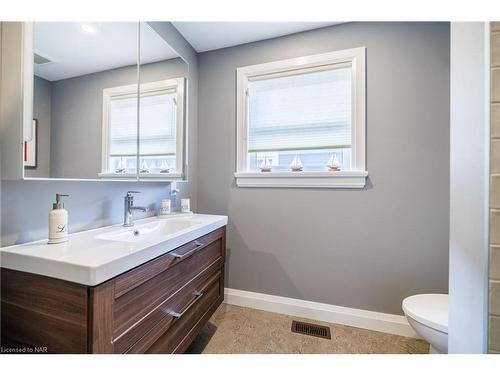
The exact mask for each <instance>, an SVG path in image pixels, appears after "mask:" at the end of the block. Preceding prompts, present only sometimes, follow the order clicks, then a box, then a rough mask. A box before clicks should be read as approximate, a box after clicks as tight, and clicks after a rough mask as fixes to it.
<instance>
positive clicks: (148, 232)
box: [95, 218, 202, 242]
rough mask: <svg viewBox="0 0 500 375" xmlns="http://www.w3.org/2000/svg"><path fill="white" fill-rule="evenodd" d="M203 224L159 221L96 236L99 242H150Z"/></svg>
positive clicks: (188, 220)
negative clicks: (155, 238)
mask: <svg viewBox="0 0 500 375" xmlns="http://www.w3.org/2000/svg"><path fill="white" fill-rule="evenodd" d="M201 224H202V222H201V221H198V220H192V219H173V218H172V219H167V220H157V221H155V222H152V223H147V224H139V225H135V226H133V227H129V228H123V229H118V230H116V229H115V230H110V231H109V232H106V233H101V234H99V235H97V236H95V238H96V239H98V240H108V241H120V242H142V241H145V240H147V241H150V240H152V239H153V237H158V236H170V235H174V234H175V233H178V232H181V231H183V230H186V229H189V228H194V227H196V226H199V225H201Z"/></svg>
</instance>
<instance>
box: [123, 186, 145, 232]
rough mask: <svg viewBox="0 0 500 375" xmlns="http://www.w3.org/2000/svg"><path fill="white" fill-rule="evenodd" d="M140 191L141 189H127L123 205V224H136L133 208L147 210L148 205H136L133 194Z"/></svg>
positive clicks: (127, 225) (129, 225) (128, 225)
mask: <svg viewBox="0 0 500 375" xmlns="http://www.w3.org/2000/svg"><path fill="white" fill-rule="evenodd" d="M135 193H140V191H127V195H125V202H124V206H123V226H124V227H131V226H133V225H134V215H133V214H132V211H133V210H139V211H142V212H147V211H148V209H147V207H139V206H134V196H133V195H132V194H135Z"/></svg>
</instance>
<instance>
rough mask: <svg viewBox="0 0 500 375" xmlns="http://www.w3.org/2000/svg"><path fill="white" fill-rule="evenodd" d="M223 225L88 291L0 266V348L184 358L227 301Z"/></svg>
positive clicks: (83, 287) (76, 285) (85, 287)
mask: <svg viewBox="0 0 500 375" xmlns="http://www.w3.org/2000/svg"><path fill="white" fill-rule="evenodd" d="M225 240H226V230H225V227H222V228H219V229H217V230H215V231H213V232H211V233H209V234H207V235H205V236H203V237H200V238H198V239H197V240H195V241H192V242H189V243H187V244H185V245H183V246H181V247H179V248H177V249H175V250H173V251H170V252H168V253H166V254H164V255H162V256H159V257H158V258H155V259H153V260H151V261H149V262H147V263H145V264H142V265H140V266H138V267H136V268H134V269H131V270H130V271H127V272H125V273H123V274H121V275H119V276H116V277H115V278H113V279H111V280H108V281H106V282H104V283H102V284H100V285H97V286H94V287H89V286H85V285H80V284H75V283H71V282H67V281H63V280H58V279H54V278H50V277H46V276H40V275H35V274H30V273H26V272H19V271H13V270H8V269H2V274H1V281H2V285H1V288H2V295H1V301H2V305H1V316H0V318H1V330H2V331H1V340H2V342H1V345H2V347H4V348H6V347H7V348H12V347H18V348H23V347H25V348H26V347H28V348H33V349H36V350H37V351H41V352H43V351H44V350H45V349H44V348H46V349H47V351H48V352H49V353H50V352H51V353H182V352H184V351H185V350H186V349H187V348H188V346H189V344H190V343H191V342H192V341H193V340H194V338H195V337H196V335H197V334H198V332H199V331H200V329H201V328H202V327H203V326H204V325H205V323H206V322H207V321H208V319H209V318H210V316H211V315H212V314H213V313H214V311H215V310H216V309H217V307H218V306H219V305H220V304H221V303H222V301H223V299H224V262H225V249H226V244H225Z"/></svg>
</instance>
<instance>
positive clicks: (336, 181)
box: [234, 171, 368, 189]
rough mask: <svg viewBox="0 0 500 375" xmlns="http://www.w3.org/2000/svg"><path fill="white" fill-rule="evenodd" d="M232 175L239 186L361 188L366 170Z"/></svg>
mask: <svg viewBox="0 0 500 375" xmlns="http://www.w3.org/2000/svg"><path fill="white" fill-rule="evenodd" d="M234 176H235V177H236V185H237V186H239V187H270V188H285V187H295V188H297V187H302V188H344V189H362V188H364V187H365V185H366V177H367V176H368V172H366V171H338V172H253V173H252V172H240V173H235V174H234Z"/></svg>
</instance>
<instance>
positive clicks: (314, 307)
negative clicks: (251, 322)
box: [224, 288, 419, 338]
mask: <svg viewBox="0 0 500 375" xmlns="http://www.w3.org/2000/svg"><path fill="white" fill-rule="evenodd" d="M224 302H225V303H227V304H229V305H236V306H243V307H249V308H252V309H258V310H264V311H270V312H274V313H278V314H286V315H291V316H296V317H299V318H306V319H313V320H319V321H323V322H328V323H335V324H343V325H347V326H352V327H358V328H364V329H369V330H372V331H378V332H384V333H390V334H393V335H400V336H406V337H412V338H419V336H418V335H417V333H416V332H415V331H414V330H413V328H411V326H410V324H409V323H408V321H407V320H406V318H405V317H404V316H402V315H394V314H386V313H381V312H375V311H368V310H360V309H353V308H350V307H343V306H335V305H329V304H325V303H319V302H312V301H304V300H300V299H295V298H288V297H280V296H274V295H270V294H262V293H255V292H248V291H245V290H238V289H231V288H225V290H224Z"/></svg>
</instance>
